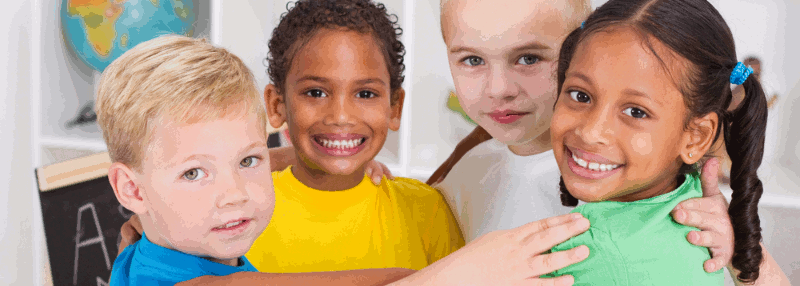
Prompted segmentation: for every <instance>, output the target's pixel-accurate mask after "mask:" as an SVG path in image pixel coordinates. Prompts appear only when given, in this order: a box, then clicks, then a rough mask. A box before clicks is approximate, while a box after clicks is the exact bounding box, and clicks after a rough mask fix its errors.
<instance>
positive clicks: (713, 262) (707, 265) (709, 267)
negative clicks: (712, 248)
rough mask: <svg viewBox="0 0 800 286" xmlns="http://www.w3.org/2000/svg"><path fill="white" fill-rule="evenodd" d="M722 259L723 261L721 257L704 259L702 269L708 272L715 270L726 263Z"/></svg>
mask: <svg viewBox="0 0 800 286" xmlns="http://www.w3.org/2000/svg"><path fill="white" fill-rule="evenodd" d="M729 260H730V259H729ZM722 261H723V259H721V258H712V259H709V260H706V262H704V263H703V270H705V271H706V272H708V273H711V272H717V271H719V270H720V269H722V267H724V266H725V265H726V264H727V263H725V262H722Z"/></svg>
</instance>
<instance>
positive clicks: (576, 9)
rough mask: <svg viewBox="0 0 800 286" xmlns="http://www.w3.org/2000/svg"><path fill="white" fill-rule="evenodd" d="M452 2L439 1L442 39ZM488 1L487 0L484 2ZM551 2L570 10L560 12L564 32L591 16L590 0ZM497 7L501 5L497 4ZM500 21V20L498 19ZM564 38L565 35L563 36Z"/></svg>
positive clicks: (446, 0) (450, 0)
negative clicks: (563, 5)
mask: <svg viewBox="0 0 800 286" xmlns="http://www.w3.org/2000/svg"><path fill="white" fill-rule="evenodd" d="M453 1H454V0H440V1H439V13H440V14H439V21H440V28H441V30H442V37H444V21H445V20H446V19H447V15H446V14H445V12H446V10H448V9H452V8H448V7H449V6H450V5H447V4H448V3H450V2H453ZM484 1H488V0H484ZM492 1H495V0H492ZM552 1H565V2H566V4H567V7H569V8H571V9H570V10H569V11H561V12H562V13H561V14H562V16H563V17H564V19H565V20H566V22H567V25H568V26H567V27H565V28H566V29H565V30H566V31H570V32H571V31H572V30H574V29H576V28H578V27H580V25H581V23H582V22H583V21H585V20H586V19H587V18H589V14H592V4H591V1H590V0H552ZM498 4H499V5H502V4H500V3H498ZM498 20H502V19H498ZM565 36H566V35H565Z"/></svg>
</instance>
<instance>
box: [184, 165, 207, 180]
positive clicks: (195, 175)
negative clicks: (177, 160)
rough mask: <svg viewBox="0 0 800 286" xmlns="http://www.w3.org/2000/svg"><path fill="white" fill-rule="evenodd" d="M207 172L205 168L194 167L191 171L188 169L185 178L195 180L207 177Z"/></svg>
mask: <svg viewBox="0 0 800 286" xmlns="http://www.w3.org/2000/svg"><path fill="white" fill-rule="evenodd" d="M205 174H206V173H205V172H203V170H200V169H199V168H194V169H191V170H189V171H186V173H183V178H185V179H187V180H189V181H195V180H198V179H202V178H203V177H205Z"/></svg>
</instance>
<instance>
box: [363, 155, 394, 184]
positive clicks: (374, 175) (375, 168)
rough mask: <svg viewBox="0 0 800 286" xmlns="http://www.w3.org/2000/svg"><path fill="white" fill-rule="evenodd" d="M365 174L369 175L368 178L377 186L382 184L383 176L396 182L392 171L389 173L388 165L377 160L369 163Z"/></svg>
mask: <svg viewBox="0 0 800 286" xmlns="http://www.w3.org/2000/svg"><path fill="white" fill-rule="evenodd" d="M364 172H365V173H367V176H369V178H370V180H372V183H373V184H375V185H376V186H378V185H380V184H381V178H382V177H383V176H386V178H387V179H389V180H394V176H392V171H389V168H388V167H386V165H384V164H383V163H381V162H378V161H376V160H372V161H369V163H367V166H366V168H364Z"/></svg>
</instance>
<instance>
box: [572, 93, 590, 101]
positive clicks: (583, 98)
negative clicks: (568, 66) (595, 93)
mask: <svg viewBox="0 0 800 286" xmlns="http://www.w3.org/2000/svg"><path fill="white" fill-rule="evenodd" d="M569 97H571V98H572V100H574V101H577V102H582V103H587V102H589V101H591V98H589V95H588V94H585V93H583V92H580V91H570V92H569Z"/></svg>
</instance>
